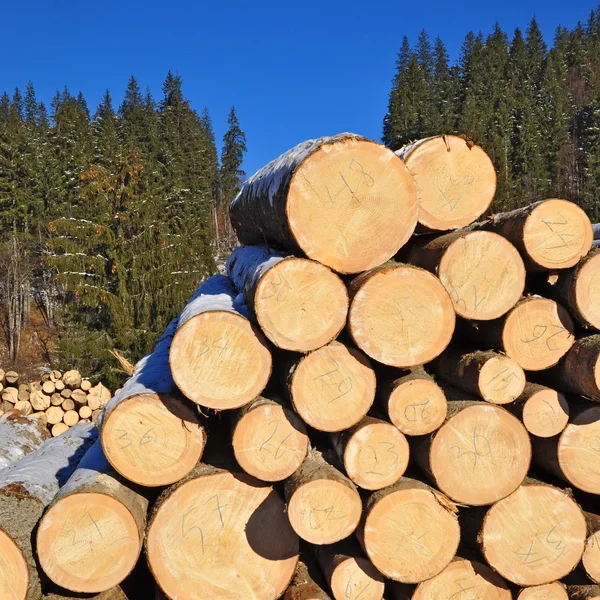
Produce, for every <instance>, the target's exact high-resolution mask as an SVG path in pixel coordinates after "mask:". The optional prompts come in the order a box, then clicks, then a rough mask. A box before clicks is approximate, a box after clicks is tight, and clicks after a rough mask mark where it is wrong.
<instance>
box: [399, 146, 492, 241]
mask: <svg viewBox="0 0 600 600" xmlns="http://www.w3.org/2000/svg"><path fill="white" fill-rule="evenodd" d="M396 154H397V155H398V156H399V157H400V158H401V159H402V160H403V161H404V164H405V165H406V166H407V168H408V170H409V171H410V172H411V173H412V174H413V177H414V178H415V185H416V186H417V193H418V195H419V224H420V225H421V226H422V228H425V229H427V230H441V231H444V230H449V229H458V228H459V227H464V226H465V225H469V224H470V223H472V222H473V221H474V220H475V219H477V218H479V217H480V216H481V215H482V214H483V213H484V212H485V211H486V210H487V209H488V207H489V205H490V203H491V202H492V199H493V198H494V194H495V193H496V170H495V169H494V165H493V164H492V161H491V160H490V157H489V156H488V155H487V154H486V153H485V151H484V150H483V149H482V148H481V147H480V146H476V145H475V144H474V143H473V142H472V141H471V140H470V139H468V138H466V137H458V136H454V135H440V136H436V137H430V138H426V139H423V140H418V141H416V142H413V143H412V144H410V145H409V146H404V148H401V149H400V150H398V151H397V152H396Z"/></svg>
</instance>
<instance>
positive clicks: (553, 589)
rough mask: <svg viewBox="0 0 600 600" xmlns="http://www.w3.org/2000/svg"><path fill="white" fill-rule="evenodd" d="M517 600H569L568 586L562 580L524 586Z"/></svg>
mask: <svg viewBox="0 0 600 600" xmlns="http://www.w3.org/2000/svg"><path fill="white" fill-rule="evenodd" d="M517 600H569V596H568V595H567V588H566V587H565V586H564V584H562V583H560V581H554V582H553V583H547V584H545V585H536V586H533V587H526V588H523V589H522V590H521V591H520V592H519V594H518V595H517Z"/></svg>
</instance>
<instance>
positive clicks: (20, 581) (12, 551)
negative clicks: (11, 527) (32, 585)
mask: <svg viewBox="0 0 600 600" xmlns="http://www.w3.org/2000/svg"><path fill="white" fill-rule="evenodd" d="M28 589H29V567H28V565H27V561H26V560H25V557H24V556H23V553H22V552H21V550H20V549H19V547H18V546H17V544H15V542H14V541H13V540H12V538H11V537H10V536H9V535H7V534H6V533H4V531H2V530H1V529H0V598H10V599H11V600H12V599H13V598H14V600H25V598H26V597H27V591H28Z"/></svg>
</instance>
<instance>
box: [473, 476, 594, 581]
mask: <svg viewBox="0 0 600 600" xmlns="http://www.w3.org/2000/svg"><path fill="white" fill-rule="evenodd" d="M479 539H480V540H481V541H480V543H481V549H482V552H483V554H484V556H485V558H486V560H487V561H488V562H489V564H490V565H491V566H492V567H493V568H494V569H495V570H496V571H497V572H498V573H500V575H502V576H503V577H504V578H505V579H507V580H508V581H512V582H513V583H516V584H517V585H527V586H529V585H541V584H545V583H551V582H553V581H556V580H557V579H560V578H562V577H565V576H566V575H568V574H569V573H570V572H571V571H572V570H573V569H574V568H575V567H576V566H577V563H578V562H579V560H580V558H581V555H582V553H583V549H584V544H585V540H586V522H585V518H584V516H583V513H582V511H581V509H580V508H579V506H577V504H576V503H575V502H574V501H573V500H572V499H571V497H570V496H569V495H568V494H567V493H566V492H564V491H562V490H560V489H558V488H554V487H551V486H548V485H537V484H534V485H524V486H522V487H520V488H519V489H518V490H517V491H516V492H515V493H514V494H511V495H510V496H508V497H507V498H504V499H503V500H501V501H500V502H497V503H496V504H494V506H492V507H491V508H490V510H489V511H488V512H487V514H486V516H485V519H484V522H483V527H482V530H481V532H480V536H479Z"/></svg>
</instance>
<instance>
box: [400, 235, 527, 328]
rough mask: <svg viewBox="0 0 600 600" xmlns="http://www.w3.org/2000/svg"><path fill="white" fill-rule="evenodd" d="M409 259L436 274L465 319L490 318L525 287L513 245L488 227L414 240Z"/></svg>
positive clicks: (498, 314) (513, 301) (509, 304)
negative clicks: (488, 230)
mask: <svg viewBox="0 0 600 600" xmlns="http://www.w3.org/2000/svg"><path fill="white" fill-rule="evenodd" d="M408 262H410V263H412V264H414V265H418V266H419V267H422V268H424V269H427V270H428V271H431V272H432V273H433V274H435V275H437V276H438V277H439V279H440V281H441V282H442V285H443V286H444V287H445V288H446V291H447V292H448V294H450V298H451V299H452V302H453V303H454V310H455V311H456V313H457V314H458V315H460V316H461V317H463V318H465V319H478V320H480V321H489V320H491V319H497V318H498V317H501V316H502V315H504V314H505V313H506V312H507V311H508V310H510V309H511V308H512V307H513V306H514V305H515V304H516V303H517V301H518V300H519V298H520V297H521V294H522V293H523V290H524V289H525V266H524V265H523V260H522V259H521V257H520V256H519V253H518V252H517V250H516V248H515V247H514V246H512V245H511V244H510V243H509V242H508V241H506V240H505V239H504V238H503V237H502V236H499V235H496V234H495V233H490V232H486V231H455V232H453V233H447V234H445V235H442V236H439V237H435V238H433V239H432V238H431V237H425V238H423V241H422V242H421V241H420V240H417V242H416V244H415V245H414V247H413V248H412V249H411V251H410V253H409V255H408Z"/></svg>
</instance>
